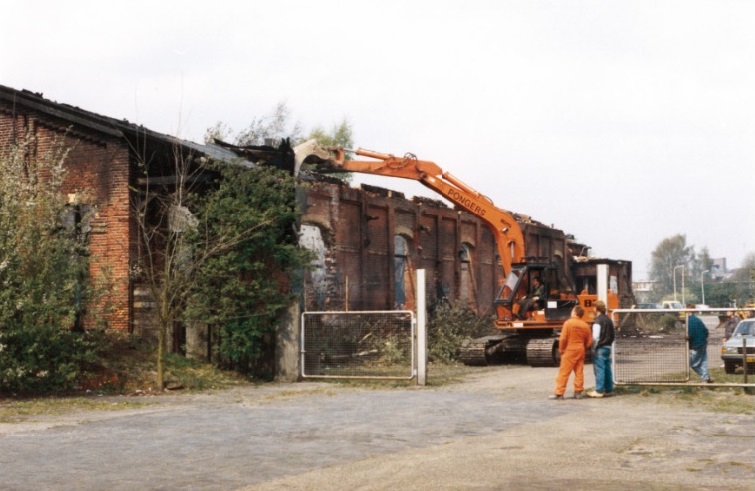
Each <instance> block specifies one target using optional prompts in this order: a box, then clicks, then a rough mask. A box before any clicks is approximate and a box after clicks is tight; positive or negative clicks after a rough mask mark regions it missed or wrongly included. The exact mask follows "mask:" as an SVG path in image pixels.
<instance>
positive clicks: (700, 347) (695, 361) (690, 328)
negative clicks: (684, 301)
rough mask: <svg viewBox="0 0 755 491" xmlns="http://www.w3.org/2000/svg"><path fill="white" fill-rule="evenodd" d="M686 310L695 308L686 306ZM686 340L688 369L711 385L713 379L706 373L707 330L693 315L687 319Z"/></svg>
mask: <svg viewBox="0 0 755 491" xmlns="http://www.w3.org/2000/svg"><path fill="white" fill-rule="evenodd" d="M687 308H688V309H693V308H695V306H694V305H687ZM687 339H688V340H689V367H690V368H691V369H692V370H694V371H695V373H697V374H698V375H700V378H701V379H702V380H703V382H705V383H708V384H712V383H713V379H712V378H710V374H709V373H708V328H707V327H705V324H704V323H703V321H702V320H700V318H699V317H698V316H696V315H694V314H693V313H690V314H689V315H688V318H687Z"/></svg>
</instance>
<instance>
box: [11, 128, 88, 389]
mask: <svg viewBox="0 0 755 491" xmlns="http://www.w3.org/2000/svg"><path fill="white" fill-rule="evenodd" d="M35 148H36V145H35V142H34V140H33V139H31V138H30V139H28V140H26V141H24V142H22V143H20V144H16V145H7V146H5V147H3V148H2V153H0V173H1V174H2V176H3V185H2V187H0V231H2V234H0V392H33V391H42V390H45V391H47V390H62V389H67V388H71V387H73V386H74V384H75V382H76V378H77V377H78V375H79V373H80V371H81V368H82V366H83V365H84V364H85V363H87V362H88V361H89V360H91V359H92V356H93V355H94V353H95V352H96V349H97V343H96V342H94V341H93V340H92V339H91V336H87V335H85V334H84V333H83V332H73V331H74V330H75V328H77V327H80V324H79V323H80V321H81V319H82V317H83V316H84V314H85V312H86V304H87V298H88V297H89V295H90V293H91V289H90V282H89V275H88V254H87V252H86V249H87V248H86V238H85V234H84V233H82V230H81V228H80V227H81V220H78V219H77V218H80V216H79V217H75V218H74V219H73V220H72V219H71V215H72V213H74V214H76V213H79V212H80V210H79V209H78V208H74V207H71V206H69V205H68V203H67V199H66V196H64V195H63V193H62V192H61V185H62V182H63V179H64V177H65V168H64V165H63V163H64V161H65V159H66V152H65V151H63V150H62V148H63V147H62V146H61V145H53V146H52V147H51V150H50V151H49V152H47V153H40V154H39V155H37V154H36V153H35V151H32V149H35ZM78 330H79V331H83V330H82V329H78Z"/></svg>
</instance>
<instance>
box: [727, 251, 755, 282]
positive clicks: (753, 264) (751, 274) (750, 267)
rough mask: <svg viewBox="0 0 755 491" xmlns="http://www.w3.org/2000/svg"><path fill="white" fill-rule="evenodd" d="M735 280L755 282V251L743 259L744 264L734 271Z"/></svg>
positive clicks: (733, 278)
mask: <svg viewBox="0 0 755 491" xmlns="http://www.w3.org/2000/svg"><path fill="white" fill-rule="evenodd" d="M732 280H734V281H742V282H755V252H750V253H749V254H747V255H746V256H745V258H744V260H742V265H741V266H740V267H739V268H738V269H737V270H736V271H735V272H734V275H733V277H732Z"/></svg>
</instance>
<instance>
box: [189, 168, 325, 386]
mask: <svg viewBox="0 0 755 491" xmlns="http://www.w3.org/2000/svg"><path fill="white" fill-rule="evenodd" d="M217 170H218V172H219V177H218V180H217V182H216V184H217V190H215V191H214V192H212V193H209V194H208V195H206V196H205V197H203V198H202V199H201V200H200V201H199V203H198V207H197V210H198V211H197V215H196V216H197V218H198V220H199V223H198V227H196V230H195V232H194V233H193V236H192V238H191V241H192V243H193V244H194V248H195V253H194V256H201V255H202V254H204V252H203V251H205V250H206V249H207V248H208V245H209V244H213V243H216V242H218V241H222V238H223V237H228V236H243V240H240V241H239V242H238V243H237V244H236V246H235V247H233V248H230V249H227V250H225V251H224V252H223V253H221V254H213V255H211V256H208V257H207V258H206V260H204V261H203V262H202V264H201V266H199V268H198V269H197V272H196V282H195V283H194V285H193V288H192V290H191V292H192V293H191V296H190V298H189V303H188V308H187V312H186V317H187V319H188V320H189V321H190V322H192V321H193V322H206V323H208V324H209V325H211V326H213V332H214V333H215V334H216V336H217V341H218V343H217V345H216V353H217V355H218V356H219V360H220V361H221V364H223V365H224V366H226V367H228V368H234V369H236V370H238V371H241V372H250V371H252V370H255V368H257V361H258V358H259V356H260V354H261V350H262V348H263V346H264V340H265V337H266V336H268V335H270V334H271V333H272V332H273V331H274V328H275V325H276V322H277V319H278V316H279V314H280V313H281V311H283V310H284V309H286V308H287V307H288V306H289V305H290V302H291V300H292V298H293V297H292V296H291V281H292V278H294V277H295V276H296V273H297V272H298V271H300V270H301V268H303V267H304V265H305V264H306V263H308V262H309V260H310V259H311V258H310V254H309V252H308V251H307V250H306V249H303V248H299V247H297V245H296V243H297V235H296V233H295V231H294V225H295V222H296V220H297V218H298V214H297V210H296V206H295V199H294V197H295V180H294V178H293V177H291V176H290V175H288V174H287V173H285V172H283V171H280V170H278V169H275V168H271V167H268V168H265V167H258V168H255V169H251V170H250V169H246V168H243V167H240V166H230V165H225V166H220V167H217Z"/></svg>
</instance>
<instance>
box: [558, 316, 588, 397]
mask: <svg viewBox="0 0 755 491" xmlns="http://www.w3.org/2000/svg"><path fill="white" fill-rule="evenodd" d="M583 315H585V309H583V308H582V306H581V305H577V306H576V307H574V309H572V311H571V318H570V319H568V320H567V321H566V322H564V326H563V327H562V328H561V336H560V337H559V339H558V351H559V353H561V364H560V366H559V369H558V375H557V376H556V390H555V391H554V393H553V394H551V395H550V396H548V399H563V398H564V393H565V392H566V385H567V383H568V382H569V376H570V375H571V373H572V371H573V372H574V398H575V399H582V398H583V397H584V394H583V392H584V389H585V353H586V352H587V349H588V348H590V346H591V345H592V331H591V330H590V326H589V325H588V324H587V322H585V321H583V320H582V316H583Z"/></svg>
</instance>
